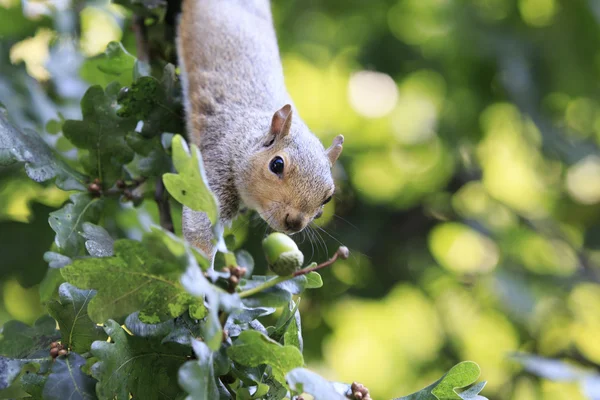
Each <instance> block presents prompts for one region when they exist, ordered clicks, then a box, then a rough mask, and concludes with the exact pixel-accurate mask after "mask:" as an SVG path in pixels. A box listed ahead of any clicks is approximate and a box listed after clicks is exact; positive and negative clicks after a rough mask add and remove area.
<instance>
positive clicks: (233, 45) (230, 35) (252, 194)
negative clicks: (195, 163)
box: [177, 0, 343, 255]
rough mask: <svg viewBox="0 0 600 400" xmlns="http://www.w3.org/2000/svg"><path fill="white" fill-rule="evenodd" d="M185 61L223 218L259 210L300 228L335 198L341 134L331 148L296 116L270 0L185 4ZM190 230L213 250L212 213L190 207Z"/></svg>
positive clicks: (283, 225) (192, 111) (189, 100)
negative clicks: (245, 209) (333, 170)
mask: <svg viewBox="0 0 600 400" xmlns="http://www.w3.org/2000/svg"><path fill="white" fill-rule="evenodd" d="M177 47H178V57H179V66H180V71H181V78H182V84H183V92H184V98H185V111H186V125H187V131H188V135H189V138H190V140H192V141H193V142H194V143H195V144H196V145H198V147H199V148H200V152H201V153H202V158H203V162H204V166H205V170H206V175H207V179H208V185H209V187H210V189H211V190H212V191H213V192H214V193H215V195H216V197H217V200H218V202H219V208H220V210H219V211H220V218H221V221H222V222H224V223H229V222H230V221H231V220H232V219H233V218H235V216H236V215H237V213H238V211H239V210H240V208H242V207H248V208H251V209H254V210H256V211H257V212H258V213H259V214H260V216H261V217H262V218H263V219H264V220H265V221H266V222H267V223H268V224H269V225H270V226H271V227H272V228H273V229H275V230H277V231H280V232H285V233H288V234H293V233H295V232H298V231H300V230H302V229H303V228H304V227H305V226H306V225H307V224H308V223H310V222H311V221H312V220H313V219H314V218H315V217H319V216H320V214H321V213H322V209H323V205H324V204H325V203H326V202H327V201H329V200H330V199H331V196H332V195H333V191H334V183H333V179H332V176H331V168H332V166H333V164H334V163H335V161H336V160H337V158H338V157H339V155H340V153H341V151H342V143H343V137H342V136H341V135H340V136H338V137H336V138H335V139H334V142H333V144H332V146H331V147H329V148H328V149H325V148H324V147H323V145H322V144H321V142H320V141H319V140H318V139H317V138H316V137H315V136H314V135H313V134H312V133H311V132H310V130H309V129H308V127H307V126H306V124H305V123H304V122H303V121H302V120H301V119H300V118H299V117H298V116H297V115H295V116H294V117H293V118H292V114H293V113H295V114H297V112H296V110H295V107H294V106H293V102H292V100H291V98H290V96H289V94H288V92H287V89H286V87H285V83H284V77H283V68H282V66H281V60H280V56H279V49H278V45H277V39H276V35H275V30H274V27H273V20H272V15H271V5H270V2H269V0H184V1H183V4H182V12H181V16H180V20H179V24H178V39H177ZM182 225H183V233H184V236H185V237H186V239H187V240H188V241H190V242H191V243H192V244H193V245H195V246H196V247H199V248H200V249H202V250H203V251H205V252H206V253H207V254H208V255H213V254H214V251H215V248H214V245H213V242H212V239H213V234H212V230H211V224H210V221H209V220H208V217H207V216H206V214H205V213H203V212H197V211H193V210H190V209H188V208H184V211H183V221H182Z"/></svg>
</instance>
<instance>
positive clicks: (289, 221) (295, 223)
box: [285, 214, 304, 232]
mask: <svg viewBox="0 0 600 400" xmlns="http://www.w3.org/2000/svg"><path fill="white" fill-rule="evenodd" d="M303 225H304V220H303V218H302V214H299V215H297V216H296V217H290V214H287V215H286V216H285V228H286V229H287V230H289V231H292V232H299V231H301V230H302V228H303Z"/></svg>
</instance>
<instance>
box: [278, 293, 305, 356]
mask: <svg viewBox="0 0 600 400" xmlns="http://www.w3.org/2000/svg"><path fill="white" fill-rule="evenodd" d="M298 303H300V300H299V299H298ZM290 306H291V304H290ZM283 344H284V345H286V346H294V347H297V348H298V350H300V352H302V350H303V348H304V341H303V339H302V323H301V321H300V310H298V309H297V306H296V310H295V312H294V314H293V318H292V320H291V322H290V324H289V326H288V328H287V330H286V331H285V334H284V335H283Z"/></svg>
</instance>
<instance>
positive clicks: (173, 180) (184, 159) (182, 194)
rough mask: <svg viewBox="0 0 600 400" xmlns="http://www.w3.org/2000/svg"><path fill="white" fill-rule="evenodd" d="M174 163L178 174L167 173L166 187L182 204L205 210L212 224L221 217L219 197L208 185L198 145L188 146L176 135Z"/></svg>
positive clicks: (172, 145) (164, 178) (196, 209)
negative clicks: (216, 196)
mask: <svg viewBox="0 0 600 400" xmlns="http://www.w3.org/2000/svg"><path fill="white" fill-rule="evenodd" d="M171 148H172V149H173V164H174V165H175V169H177V172H178V174H165V175H163V181H164V183H165V187H166V188H167V190H168V191H169V193H170V194H171V196H173V198H175V200H177V201H178V202H180V203H181V204H183V205H184V206H187V207H189V208H190V209H192V210H194V211H203V212H205V213H206V214H207V215H208V218H209V219H210V221H211V222H212V224H213V225H214V224H216V223H217V220H218V218H219V207H218V204H217V199H216V198H215V196H214V195H213V193H212V192H211V191H210V189H209V188H208V185H207V182H208V180H207V178H206V173H205V172H204V166H203V164H202V156H201V155H200V151H199V150H198V147H196V145H192V147H191V149H190V148H189V147H188V145H187V143H186V142H185V140H184V139H183V138H182V137H181V136H180V135H176V136H175V137H174V138H173V142H172V144H171Z"/></svg>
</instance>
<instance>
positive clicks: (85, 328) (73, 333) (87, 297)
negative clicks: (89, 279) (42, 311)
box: [48, 283, 106, 353]
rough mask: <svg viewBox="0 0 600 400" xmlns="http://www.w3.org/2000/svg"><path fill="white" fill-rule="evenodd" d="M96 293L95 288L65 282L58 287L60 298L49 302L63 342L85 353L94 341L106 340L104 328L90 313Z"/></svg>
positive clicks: (49, 308)
mask: <svg viewBox="0 0 600 400" xmlns="http://www.w3.org/2000/svg"><path fill="white" fill-rule="evenodd" d="M95 295H96V291H94V290H81V289H78V288H76V287H75V286H73V285H70V284H69V283H63V284H62V285H60V287H59V288H58V299H53V300H50V301H49V302H48V312H49V313H50V315H52V316H53V317H54V319H56V321H57V322H58V326H59V329H60V335H61V343H62V345H63V346H66V347H67V348H69V349H71V350H72V351H75V352H78V353H85V352H87V351H89V349H90V346H91V345H92V343H93V342H94V341H96V340H106V334H105V333H104V330H103V329H102V328H100V327H99V326H97V325H96V323H94V322H93V321H92V320H91V319H90V317H89V315H88V305H89V303H90V301H91V300H92V299H93V298H94V296H95Z"/></svg>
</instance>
